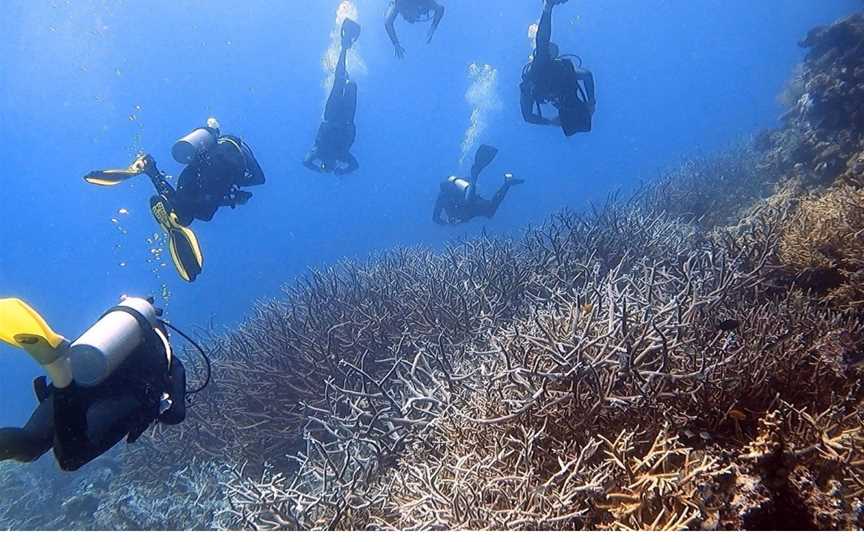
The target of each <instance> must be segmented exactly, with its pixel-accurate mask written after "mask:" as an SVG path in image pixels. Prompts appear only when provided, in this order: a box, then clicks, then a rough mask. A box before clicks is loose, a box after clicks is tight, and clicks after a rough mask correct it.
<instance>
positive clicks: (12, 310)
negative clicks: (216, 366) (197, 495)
mask: <svg viewBox="0 0 864 542" xmlns="http://www.w3.org/2000/svg"><path fill="white" fill-rule="evenodd" d="M160 314H161V312H160V311H159V310H158V309H156V308H155V307H154V306H153V303H152V300H151V299H142V298H134V297H128V298H124V299H123V300H122V302H121V303H120V304H119V305H117V306H116V307H113V308H112V309H110V310H108V311H107V312H106V313H105V314H104V315H103V316H102V317H101V318H100V319H99V320H98V321H97V322H96V323H95V324H94V325H93V326H92V327H90V328H89V329H88V330H87V331H86V332H85V333H84V334H83V335H81V337H79V338H78V339H76V340H75V341H74V342H72V343H70V342H69V341H67V340H66V339H64V338H63V337H62V336H60V335H58V334H56V333H55V332H54V331H52V330H51V328H50V327H49V326H48V324H46V323H45V320H43V319H42V317H41V316H39V314H38V313H37V312H36V311H34V310H33V309H32V308H30V307H29V306H28V305H27V304H26V303H24V302H23V301H21V300H18V299H0V341H2V342H5V343H7V344H10V345H12V346H16V347H20V348H23V349H25V350H26V351H27V352H28V353H29V354H31V356H33V357H34V358H35V359H36V361H37V362H38V363H39V364H40V365H41V366H42V367H43V368H45V369H46V372H48V374H49V376H50V377H51V380H52V382H51V384H48V382H47V380H46V378H45V377H44V376H41V377H39V378H37V379H36V381H35V382H34V388H35V391H36V398H37V399H38V401H39V405H38V406H37V407H36V410H35V411H34V412H33V415H32V416H31V417H30V419H29V420H28V422H27V424H26V425H25V426H24V427H4V428H0V461H5V460H16V461H21V462H31V461H35V460H36V459H38V458H39V457H41V456H42V455H43V454H45V453H46V452H48V450H50V449H52V448H53V449H54V455H55V457H56V458H57V462H58V464H59V465H60V468H61V469H63V470H77V469H78V468H80V467H81V466H83V465H85V464H87V463H89V462H90V461H92V460H93V459H95V458H97V457H99V456H100V455H102V454H103V453H105V452H107V451H108V450H109V449H111V448H112V447H114V445H115V444H117V443H118V442H120V441H121V440H122V439H124V438H125V439H126V441H127V442H128V443H132V442H135V440H136V439H138V437H139V436H141V434H142V433H143V432H144V431H145V430H146V429H147V428H148V427H149V426H150V425H151V424H153V423H154V422H159V423H164V424H168V425H175V424H178V423H181V422H182V421H183V420H184V419H185V417H186V397H187V396H188V395H189V394H191V393H197V391H200V390H201V389H203V388H204V387H205V386H206V385H207V382H205V383H204V385H202V386H201V387H200V388H199V389H198V390H193V391H189V392H187V390H186V372H185V370H184V368H183V364H182V363H181V362H180V360H179V359H177V357H176V356H174V354H173V352H172V349H171V345H170V343H169V340H168V333H167V330H166V326H169V327H170V324H166V323H165V322H163V321H162V320H160V319H159V315H160ZM172 329H173V328H172ZM181 335H182V333H181ZM184 337H185V335H184ZM193 344H194V343H193ZM196 347H197V345H196ZM198 348H199V350H200V347H198ZM202 354H203V351H202ZM205 360H207V358H206V356H205ZM207 367H208V376H207V380H208V381H209V360H207Z"/></svg>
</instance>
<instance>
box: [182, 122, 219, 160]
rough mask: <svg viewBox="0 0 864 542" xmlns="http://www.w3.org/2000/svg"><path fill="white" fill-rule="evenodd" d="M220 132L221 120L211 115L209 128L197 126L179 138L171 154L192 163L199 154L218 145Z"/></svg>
mask: <svg viewBox="0 0 864 542" xmlns="http://www.w3.org/2000/svg"><path fill="white" fill-rule="evenodd" d="M219 132H220V126H219V121H218V120H216V119H214V118H212V117H211V118H209V119H207V128H196V129H195V130H192V131H191V132H190V133H188V134H187V135H185V136H183V137H181V138H180V139H179V140H177V143H174V147H172V148H171V155H172V156H173V157H174V160H177V161H178V162H180V163H181V164H191V163H192V162H194V161H195V158H197V157H198V155H200V154H202V153H204V152H206V151H208V150H210V149H211V148H213V146H214V145H216V142H217V139H218V137H219Z"/></svg>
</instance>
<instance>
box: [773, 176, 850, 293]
mask: <svg viewBox="0 0 864 542" xmlns="http://www.w3.org/2000/svg"><path fill="white" fill-rule="evenodd" d="M862 235H864V189H857V188H853V187H850V186H845V185H839V186H836V187H834V188H832V189H830V190H828V191H827V192H825V193H824V194H822V195H819V196H811V197H809V198H806V199H804V200H803V201H802V202H801V204H800V205H799V206H798V209H797V210H796V212H795V213H794V214H793V216H792V217H791V218H790V219H789V221H788V222H787V223H786V225H785V228H784V232H783V237H782V239H781V243H780V250H779V258H780V261H781V262H782V263H783V264H785V265H787V266H789V267H790V268H791V269H792V270H793V271H794V272H795V273H796V274H797V276H796V280H797V282H798V284H800V285H802V286H803V287H806V288H811V289H813V290H815V291H817V292H818V293H821V294H825V297H826V298H827V299H828V300H829V301H831V302H833V303H835V304H836V305H838V306H839V307H841V308H856V307H858V306H859V305H861V303H864V244H862V240H864V237H862Z"/></svg>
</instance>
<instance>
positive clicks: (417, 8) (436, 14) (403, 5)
mask: <svg viewBox="0 0 864 542" xmlns="http://www.w3.org/2000/svg"><path fill="white" fill-rule="evenodd" d="M397 15H401V16H402V18H403V19H405V20H406V21H408V22H409V23H411V24H414V23H417V22H421V21H427V20H430V19H431V20H432V26H431V27H430V28H429V33H428V35H427V36H426V42H427V43H429V42H431V41H432V36H434V35H435V31H436V30H437V29H438V25H439V24H441V19H443V18H444V6H442V5H441V4H439V3H438V2H436V1H435V0H391V2H390V7H389V8H387V16H386V20H385V22H384V28H385V29H386V30H387V35H388V36H389V37H390V42H391V43H393V47H395V48H396V56H397V57H399V58H402V57H404V56H405V49H403V48H402V45H401V44H400V43H399V37H398V36H397V35H396V27H395V22H396V16H397Z"/></svg>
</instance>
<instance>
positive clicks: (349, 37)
mask: <svg viewBox="0 0 864 542" xmlns="http://www.w3.org/2000/svg"><path fill="white" fill-rule="evenodd" d="M359 37H360V25H359V24H357V22H355V21H352V20H351V19H347V18H346V19H345V20H344V21H342V47H345V48H346V49H347V48H349V47H351V46H352V45H354V42H356V41H357V38H359Z"/></svg>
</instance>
